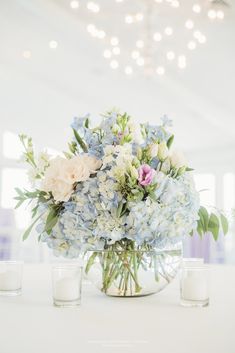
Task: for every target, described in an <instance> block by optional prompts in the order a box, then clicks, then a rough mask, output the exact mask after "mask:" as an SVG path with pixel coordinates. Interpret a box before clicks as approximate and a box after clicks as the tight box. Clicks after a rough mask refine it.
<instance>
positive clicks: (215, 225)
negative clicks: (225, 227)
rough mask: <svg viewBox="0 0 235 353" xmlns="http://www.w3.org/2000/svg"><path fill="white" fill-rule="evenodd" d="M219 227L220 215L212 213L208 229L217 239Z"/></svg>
mask: <svg viewBox="0 0 235 353" xmlns="http://www.w3.org/2000/svg"><path fill="white" fill-rule="evenodd" d="M219 228H220V223H219V219H218V217H217V216H216V215H215V214H214V213H211V215H210V218H209V223H208V231H209V232H211V233H212V234H213V237H214V239H215V241H216V240H217V239H218V236H219Z"/></svg>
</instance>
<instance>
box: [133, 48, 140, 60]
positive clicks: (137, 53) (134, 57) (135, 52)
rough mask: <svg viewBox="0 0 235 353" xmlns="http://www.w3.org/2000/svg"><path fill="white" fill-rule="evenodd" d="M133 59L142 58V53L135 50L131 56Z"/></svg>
mask: <svg viewBox="0 0 235 353" xmlns="http://www.w3.org/2000/svg"><path fill="white" fill-rule="evenodd" d="M131 56H132V58H133V59H135V60H136V59H138V58H139V56H140V53H139V52H138V51H137V50H133V52H132V54H131Z"/></svg>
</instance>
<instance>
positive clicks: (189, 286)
mask: <svg viewBox="0 0 235 353" xmlns="http://www.w3.org/2000/svg"><path fill="white" fill-rule="evenodd" d="M180 303H181V305H183V306H187V307H204V306H208V305H209V270H208V268H207V267H205V266H198V267H196V266H188V267H187V266H184V267H182V269H181V278H180Z"/></svg>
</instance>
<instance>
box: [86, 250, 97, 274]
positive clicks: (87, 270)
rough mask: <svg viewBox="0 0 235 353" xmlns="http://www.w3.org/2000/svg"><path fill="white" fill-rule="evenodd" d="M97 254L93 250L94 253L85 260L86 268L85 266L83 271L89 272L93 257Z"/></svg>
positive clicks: (93, 260)
mask: <svg viewBox="0 0 235 353" xmlns="http://www.w3.org/2000/svg"><path fill="white" fill-rule="evenodd" d="M97 255H98V253H97V252H94V253H93V254H92V255H91V256H90V257H89V260H88V261H87V264H86V268H85V273H86V274H87V273H88V272H89V270H90V268H91V266H92V265H93V264H94V262H95V258H96V256H97Z"/></svg>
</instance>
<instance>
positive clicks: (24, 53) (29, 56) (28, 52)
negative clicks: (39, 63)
mask: <svg viewBox="0 0 235 353" xmlns="http://www.w3.org/2000/svg"><path fill="white" fill-rule="evenodd" d="M22 55H23V58H25V59H30V58H31V56H32V53H31V51H30V50H24V51H23V53H22Z"/></svg>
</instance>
